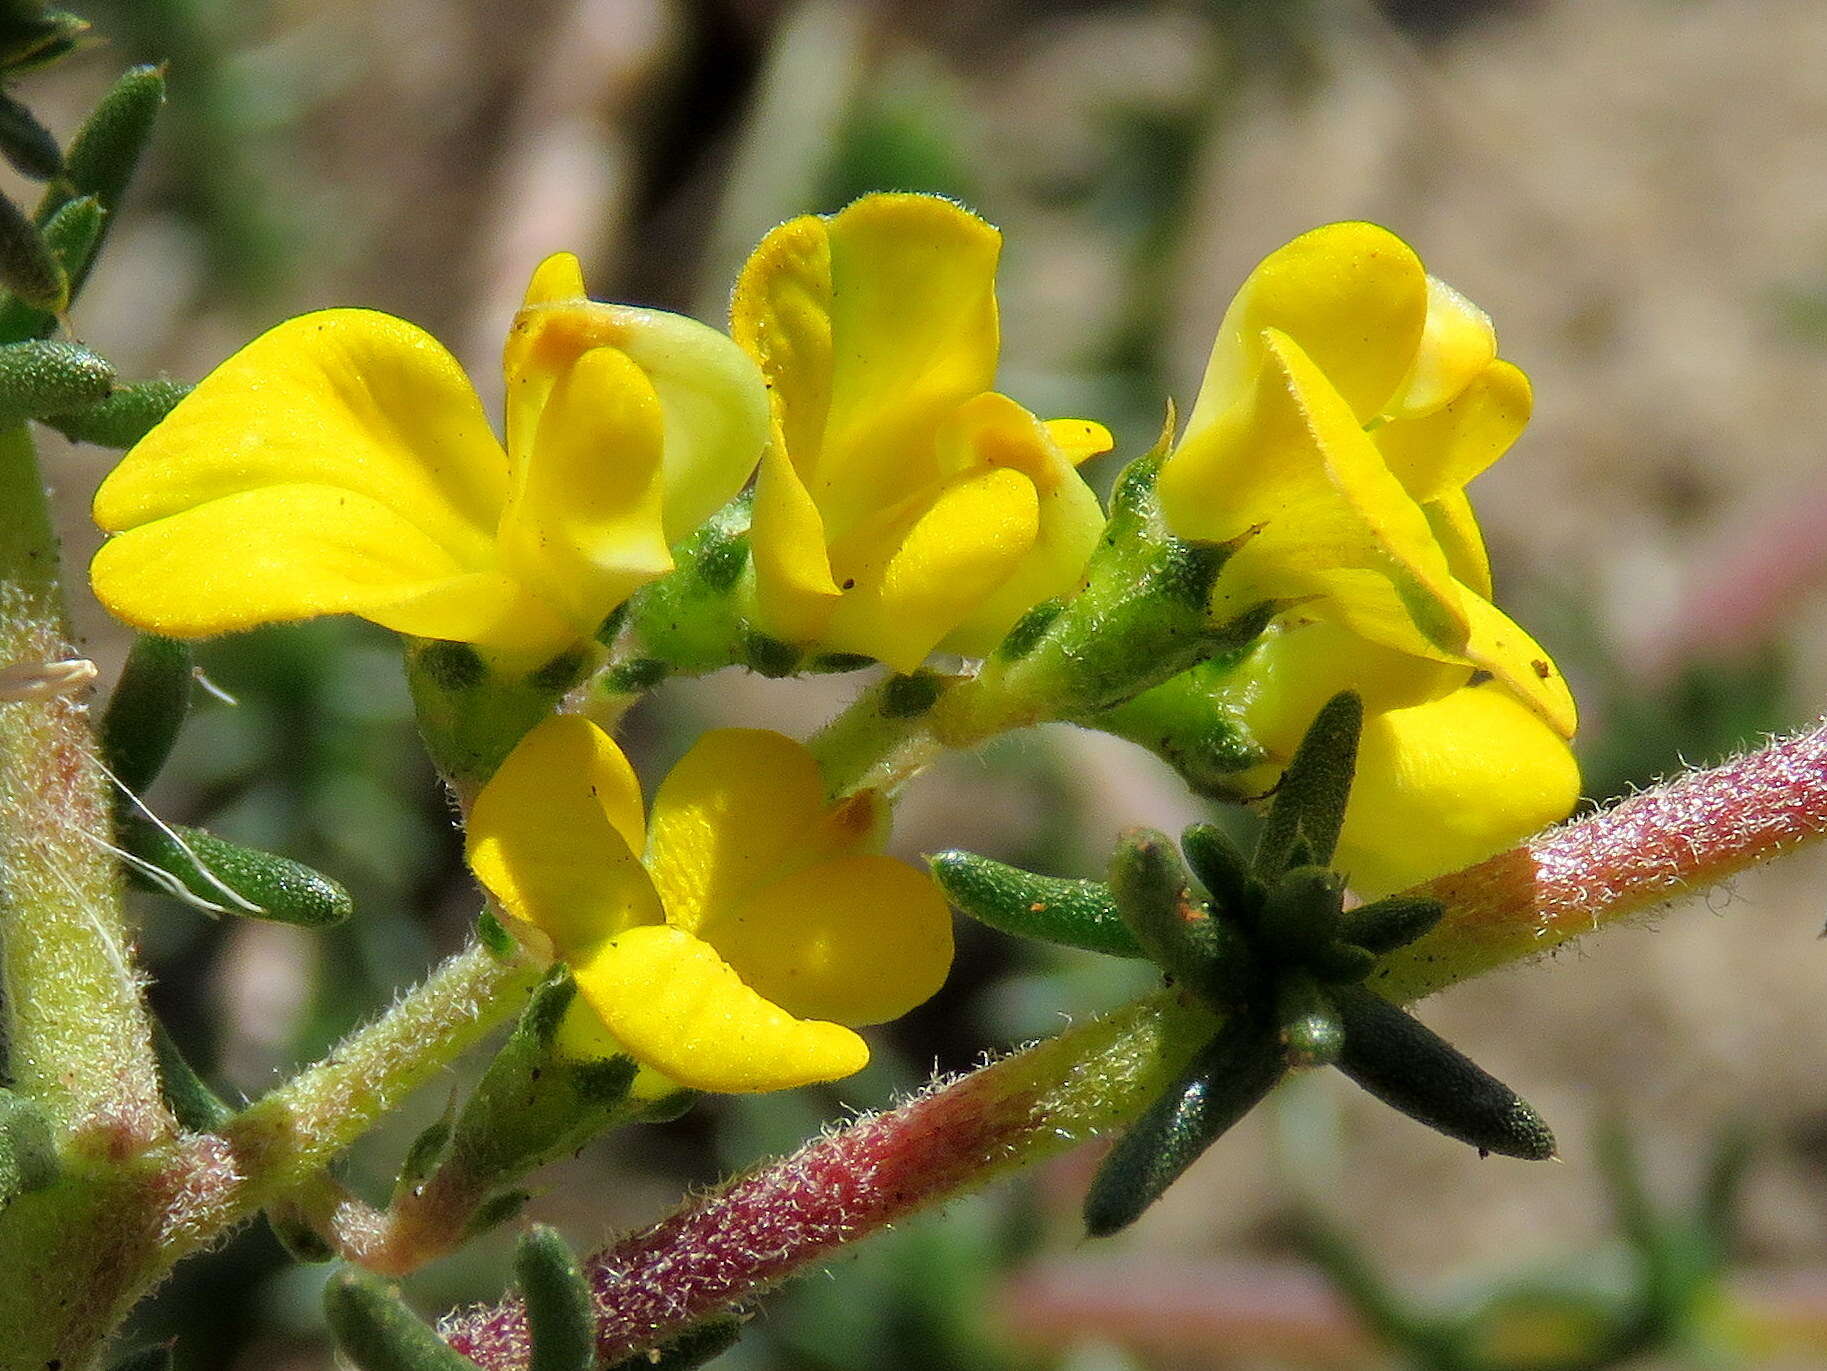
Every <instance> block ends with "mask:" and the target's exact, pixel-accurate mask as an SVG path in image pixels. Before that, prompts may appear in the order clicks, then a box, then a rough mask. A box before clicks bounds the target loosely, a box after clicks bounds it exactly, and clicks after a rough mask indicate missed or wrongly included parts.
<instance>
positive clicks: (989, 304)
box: [731, 195, 1110, 671]
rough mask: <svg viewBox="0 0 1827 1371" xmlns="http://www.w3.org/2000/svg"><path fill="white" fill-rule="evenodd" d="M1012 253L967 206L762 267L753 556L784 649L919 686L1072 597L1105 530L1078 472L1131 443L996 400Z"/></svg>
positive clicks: (890, 219) (792, 237) (812, 238)
mask: <svg viewBox="0 0 1827 1371" xmlns="http://www.w3.org/2000/svg"><path fill="white" fill-rule="evenodd" d="M1000 250H1001V235H1000V234H998V233H997V231H996V230H995V229H994V228H992V227H990V225H988V224H986V223H984V222H983V220H981V219H979V218H977V217H976V216H975V215H973V214H970V213H969V212H967V211H965V210H963V209H960V208H959V207H958V206H957V205H954V204H952V203H951V202H950V201H947V200H942V199H939V198H937V197H934V196H929V195H871V196H866V197H865V198H863V199H861V200H859V201H857V202H856V203H855V204H853V205H851V206H850V207H849V208H848V209H845V210H843V211H842V212H841V213H838V214H835V215H832V216H829V217H822V216H813V215H808V216H805V217H802V218H799V219H794V220H792V221H790V222H788V223H786V224H783V225H781V226H780V227H779V228H777V229H775V230H774V231H773V232H772V233H770V234H768V236H767V237H766V238H764V239H763V240H762V242H761V245H760V246H759V247H757V248H756V249H755V252H754V255H753V256H752V257H750V259H749V262H748V265H747V266H746V267H745V268H744V269H743V272H742V275H741V278H740V279H739V280H738V282H737V285H736V292H735V298H734V303H733V305H732V308H731V333H732V335H733V336H734V337H735V339H736V341H737V342H738V343H740V344H741V345H742V347H743V348H744V349H746V350H747V351H748V353H749V354H750V355H751V356H752V357H754V358H755V360H756V361H757V362H758V363H760V365H761V369H762V371H763V372H765V373H766V375H767V380H768V387H769V390H770V392H771V395H772V399H773V411H774V441H773V443H772V445H771V447H770V449H769V451H768V454H767V456H766V457H764V458H763V459H762V465H761V474H760V476H759V478H758V480H757V483H756V493H755V508H754V521H753V539H752V542H753V547H754V558H755V591H756V597H757V605H758V610H759V615H760V619H761V623H762V625H763V627H764V628H766V629H767V630H768V631H769V632H770V633H773V634H775V635H776V636H778V637H780V638H783V639H785V640H787V641H789V642H793V643H797V644H802V645H808V646H810V645H817V646H819V647H822V648H824V649H825V650H828V651H833V652H853V653H861V654H864V655H867V656H871V657H877V658H880V659H881V660H882V661H884V662H886V663H888V664H889V665H890V666H892V667H894V668H895V669H896V670H898V671H909V670H911V669H912V668H913V667H915V666H917V665H918V664H919V663H920V661H921V660H922V659H923V658H924V657H925V656H926V655H927V654H928V653H929V652H932V651H933V650H934V649H936V648H942V649H945V650H947V651H955V652H962V653H965V654H967V655H982V654H984V653H987V652H988V651H989V650H990V649H991V648H993V647H994V646H995V645H996V643H997V642H999V641H1000V640H1001V638H1002V637H1003V635H1004V634H1005V633H1007V632H1008V630H1009V628H1010V627H1011V626H1012V625H1013V624H1014V623H1015V621H1016V620H1017V619H1018V618H1020V616H1021V615H1022V614H1023V613H1025V612H1026V611H1027V610H1028V609H1030V608H1032V607H1033V606H1034V605H1036V604H1038V603H1039V602H1040V601H1042V600H1046V599H1050V598H1052V597H1054V596H1056V595H1063V594H1065V593H1067V592H1068V591H1070V590H1071V589H1072V588H1073V586H1074V584H1075V582H1076V580H1077V578H1078V576H1079V573H1080V572H1081V571H1082V570H1083V568H1084V565H1085V562H1086V559H1087V558H1088V557H1089V556H1090V554H1091V551H1092V549H1093V548H1094V547H1095V546H1096V544H1097V539H1098V535H1099V533H1100V532H1101V531H1102V529H1103V526H1104V517H1103V512H1102V510H1101V509H1100V508H1099V506H1098V502H1097V498H1096V496H1094V495H1093V494H1092V492H1091V490H1090V488H1089V487H1088V486H1086V484H1085V482H1084V481H1083V480H1082V479H1081V478H1080V477H1079V475H1078V473H1077V471H1076V470H1075V469H1074V467H1075V464H1076V463H1077V462H1079V461H1081V460H1083V459H1084V458H1086V457H1088V456H1091V455H1093V454H1095V453H1097V452H1101V451H1104V450H1105V449H1106V448H1108V447H1109V446H1110V438H1109V435H1108V433H1106V432H1105V431H1104V429H1103V428H1101V427H1100V426H1099V425H1096V424H1093V423H1089V422H1086V421H1084V420H1054V421H1052V422H1050V423H1043V422H1041V421H1040V420H1038V419H1036V418H1035V417H1034V416H1033V415H1032V414H1030V413H1029V412H1028V411H1027V410H1025V409H1023V408H1022V407H1021V406H1020V405H1018V404H1016V403H1015V401H1013V400H1011V399H1009V398H1008V397H1007V396H1005V395H1001V394H998V393H997V392H995V391H994V390H992V389H991V386H992V385H993V384H994V381H995V376H996V359H997V350H998V331H997V327H998V326H997V313H996V290H995V286H996V259H997V256H998V254H999V253H1000Z"/></svg>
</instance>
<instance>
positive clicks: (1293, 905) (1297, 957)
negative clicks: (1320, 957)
mask: <svg viewBox="0 0 1827 1371" xmlns="http://www.w3.org/2000/svg"><path fill="white" fill-rule="evenodd" d="M1344 898H1345V880H1344V878H1343V877H1342V876H1340V875H1339V874H1338V873H1337V872H1336V871H1332V870H1330V869H1328V868H1326V867H1323V866H1297V867H1294V868H1292V869H1291V870H1289V871H1287V872H1286V873H1285V874H1284V875H1283V876H1282V878H1281V879H1280V880H1278V881H1277V882H1275V884H1274V885H1273V886H1272V887H1270V889H1269V894H1268V897H1267V898H1266V899H1265V900H1263V902H1262V913H1261V916H1260V917H1259V919H1258V920H1257V936H1258V937H1259V938H1260V939H1261V940H1262V945H1263V947H1264V948H1265V949H1267V951H1268V952H1269V954H1270V955H1271V956H1272V957H1273V958H1274V959H1275V960H1277V961H1284V962H1307V961H1309V960H1311V959H1312V958H1313V956H1314V955H1315V954H1316V953H1318V952H1319V951H1320V950H1321V949H1322V948H1324V947H1325V946H1326V945H1327V944H1328V943H1330V942H1332V940H1333V939H1334V938H1335V937H1336V936H1337V935H1338V927H1339V912H1340V909H1341V907H1342V904H1343V901H1344Z"/></svg>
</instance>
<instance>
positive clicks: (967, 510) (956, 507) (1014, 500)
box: [824, 467, 1040, 671]
mask: <svg viewBox="0 0 1827 1371" xmlns="http://www.w3.org/2000/svg"><path fill="white" fill-rule="evenodd" d="M904 517H905V516H903V515H900V514H899V513H897V512H896V511H892V510H891V511H887V512H886V514H885V515H884V518H883V520H882V522H881V523H880V524H866V525H863V526H860V527H858V528H857V529H855V530H853V531H852V533H851V535H850V536H849V537H848V538H846V539H844V540H842V541H840V542H838V543H837V544H835V545H834V546H833V547H832V549H831V569H832V574H833V575H834V576H836V577H837V578H838V584H839V585H840V586H842V587H843V589H844V596H843V598H842V599H841V600H839V601H838V604H837V607H836V609H835V610H833V611H832V614H831V619H830V622H829V623H828V624H827V625H826V627H825V633H824V641H825V642H826V643H827V644H828V645H829V646H830V647H831V648H832V649H833V650H835V651H839V652H859V653H864V654H866V655H868V656H871V657H877V658H880V659H881V660H882V661H884V662H886V663H887V664H888V665H889V666H891V667H893V668H894V669H895V670H896V671H912V670H913V669H914V668H915V667H917V666H918V665H919V664H920V663H921V662H922V661H924V660H925V659H926V656H927V654H928V653H930V652H931V651H932V650H933V649H934V648H935V647H937V646H938V645H939V643H940V641H941V640H942V639H944V638H945V637H946V635H947V634H949V633H951V632H952V631H953V630H955V629H956V628H957V627H958V626H959V625H960V624H962V623H963V622H965V620H966V619H968V618H969V617H970V616H971V615H973V614H975V613H976V612H977V611H978V609H979V608H980V607H981V606H982V605H983V603H984V601H985V600H987V599H988V598H989V597H990V596H991V595H992V594H994V593H995V592H996V591H997V590H998V589H999V588H1000V587H1001V586H1002V585H1004V584H1005V583H1006V582H1007V581H1008V580H1009V578H1010V577H1011V576H1013V575H1015V573H1016V571H1017V570H1018V569H1019V568H1020V566H1021V564H1022V562H1023V560H1024V559H1025V558H1027V557H1028V555H1029V554H1030V552H1031V551H1032V550H1033V547H1034V543H1035V539H1036V537H1037V536H1038V535H1039V531H1040V497H1039V495H1038V493H1037V492H1036V491H1035V489H1034V482H1033V481H1032V480H1030V479H1029V478H1028V476H1027V475H1026V474H1024V473H1023V472H1019V471H1015V470H1012V469H1009V468H1006V467H999V468H996V469H993V470H990V471H984V472H979V473H977V474H975V475H971V476H964V477H960V478H959V479H957V480H955V481H953V482H951V483H950V484H948V485H946V486H945V487H944V488H943V489H942V490H940V491H939V492H938V494H937V496H936V498H934V499H933V500H932V501H931V503H930V504H928V505H927V506H926V507H925V508H924V509H923V510H921V511H919V513H918V514H917V515H916V516H915V517H914V518H912V519H911V520H909V521H907V522H905V523H903V524H902V525H901V527H900V529H898V530H897V529H895V528H893V527H892V526H889V520H891V519H899V518H904Z"/></svg>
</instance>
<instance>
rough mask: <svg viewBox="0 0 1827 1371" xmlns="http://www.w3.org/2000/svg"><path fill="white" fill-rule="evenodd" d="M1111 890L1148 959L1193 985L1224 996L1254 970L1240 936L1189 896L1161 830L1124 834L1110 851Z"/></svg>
mask: <svg viewBox="0 0 1827 1371" xmlns="http://www.w3.org/2000/svg"><path fill="white" fill-rule="evenodd" d="M1110 893H1111V896H1112V897H1113V898H1114V899H1115V900H1116V906H1117V910H1118V912H1119V913H1120V914H1121V915H1122V917H1123V922H1124V923H1125V924H1127V925H1128V926H1129V931H1130V932H1131V933H1133V934H1134V935H1135V940H1136V942H1137V943H1138V944H1139V945H1140V946H1141V948H1142V950H1143V951H1144V952H1145V953H1146V954H1147V955H1148V958H1149V960H1151V961H1153V962H1154V963H1155V964H1156V965H1157V966H1159V967H1161V968H1162V969H1163V970H1164V971H1166V972H1167V973H1168V974H1169V975H1171V976H1173V977H1175V978H1176V979H1178V980H1180V981H1184V982H1185V983H1186V984H1187V985H1189V986H1191V987H1193V988H1194V989H1195V990H1198V991H1199V992H1201V993H1203V994H1207V995H1210V996H1212V997H1214V998H1216V999H1219V1000H1227V1001H1228V1000H1229V999H1230V998H1232V996H1233V995H1234V994H1235V993H1236V992H1237V991H1238V990H1239V989H1241V988H1242V987H1243V985H1244V983H1245V982H1246V981H1247V980H1248V978H1249V976H1250V975H1251V974H1252V973H1251V971H1250V968H1251V967H1253V965H1254V962H1253V959H1252V958H1251V957H1250V956H1249V954H1248V952H1247V949H1246V948H1245V947H1244V945H1243V940H1242V939H1241V938H1240V937H1238V936H1237V934H1236V933H1235V932H1234V931H1233V930H1232V929H1231V927H1230V925H1228V924H1226V923H1224V922H1223V921H1222V920H1219V919H1215V918H1213V917H1212V914H1211V911H1210V910H1208V909H1207V908H1206V907H1205V905H1204V904H1203V903H1202V902H1200V901H1198V900H1195V899H1194V898H1193V896H1192V892H1191V890H1190V889H1189V888H1188V886H1187V875H1186V868H1185V867H1184V866H1182V865H1181V864H1180V854H1179V852H1178V851H1177V850H1176V849H1175V848H1174V845H1173V843H1172V841H1171V840H1169V838H1168V837H1167V835H1166V834H1165V833H1157V832H1155V831H1154V830H1153V829H1146V828H1137V829H1131V830H1129V831H1128V832H1127V833H1125V834H1124V835H1123V837H1122V839H1121V840H1120V841H1119V842H1118V844H1117V848H1116V851H1115V852H1113V853H1112V854H1111V857H1110Z"/></svg>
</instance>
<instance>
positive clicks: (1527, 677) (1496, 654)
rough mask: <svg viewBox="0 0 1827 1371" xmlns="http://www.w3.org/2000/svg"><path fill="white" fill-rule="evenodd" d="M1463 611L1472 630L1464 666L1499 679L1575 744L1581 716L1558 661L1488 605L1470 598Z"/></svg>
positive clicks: (1466, 647) (1506, 616)
mask: <svg viewBox="0 0 1827 1371" xmlns="http://www.w3.org/2000/svg"><path fill="white" fill-rule="evenodd" d="M1464 605H1465V610H1466V613H1467V615H1468V616H1469V617H1470V619H1471V624H1472V634H1471V638H1470V639H1469V640H1468V641H1467V643H1466V645H1465V655H1466V660H1468V661H1469V662H1471V663H1472V665H1474V666H1476V667H1479V668H1480V669H1482V670H1484V671H1488V672H1490V673H1491V675H1493V676H1495V677H1496V678H1497V679H1498V681H1500V682H1501V683H1502V684H1503V685H1505V686H1507V687H1508V688H1509V690H1510V691H1511V693H1512V694H1514V695H1515V696H1516V697H1517V698H1518V699H1520V700H1521V701H1522V702H1523V703H1524V704H1525V705H1527V706H1528V707H1529V708H1530V709H1532V710H1533V711H1534V712H1535V713H1536V715H1537V716H1538V717H1539V718H1540V719H1541V720H1542V722H1543V723H1545V724H1547V725H1548V727H1550V728H1552V729H1553V730H1554V731H1555V732H1556V733H1558V734H1560V736H1561V737H1563V738H1571V737H1572V736H1573V732H1574V729H1575V727H1576V726H1577V724H1578V722H1579V716H1578V714H1577V712H1576V711H1575V709H1574V705H1573V694H1572V692H1571V691H1569V690H1568V689H1567V678H1566V677H1564V676H1562V675H1561V672H1560V668H1559V667H1557V666H1555V664H1554V659H1553V658H1552V657H1550V656H1549V655H1548V654H1547V653H1546V652H1544V651H1543V650H1542V646H1541V644H1540V643H1538V642H1536V641H1535V639H1533V638H1531V637H1530V636H1529V635H1528V634H1527V633H1525V632H1523V630H1522V627H1521V626H1520V625H1519V624H1517V623H1516V622H1515V621H1514V620H1513V619H1511V618H1510V616H1509V615H1507V614H1505V613H1504V612H1503V611H1502V610H1501V609H1499V608H1497V606H1496V605H1493V604H1492V603H1490V601H1488V600H1483V599H1480V598H1479V597H1477V596H1475V595H1466V596H1465V597H1464Z"/></svg>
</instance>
